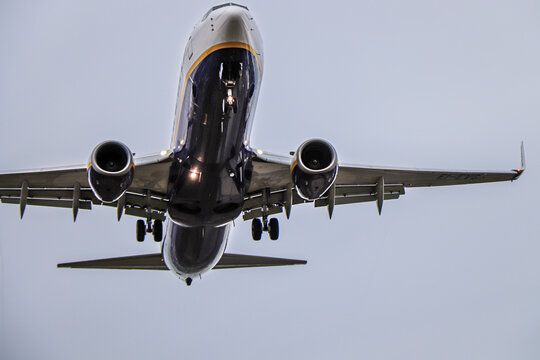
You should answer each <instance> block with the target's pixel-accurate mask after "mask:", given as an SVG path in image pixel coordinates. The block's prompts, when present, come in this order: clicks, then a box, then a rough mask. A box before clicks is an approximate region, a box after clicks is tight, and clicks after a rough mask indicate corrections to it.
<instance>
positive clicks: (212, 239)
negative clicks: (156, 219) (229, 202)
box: [163, 222, 230, 279]
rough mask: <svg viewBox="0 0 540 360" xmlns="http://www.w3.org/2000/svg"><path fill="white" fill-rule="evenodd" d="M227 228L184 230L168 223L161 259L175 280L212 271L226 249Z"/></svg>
mask: <svg viewBox="0 0 540 360" xmlns="http://www.w3.org/2000/svg"><path fill="white" fill-rule="evenodd" d="M229 229H230V225H225V226H220V227H213V226H199V227H185V226H181V225H177V224H175V223H173V222H169V226H168V228H167V236H166V237H165V240H164V243H163V259H164V260H165V264H166V265H167V267H168V268H169V269H170V270H171V271H172V272H174V273H175V274H176V275H177V276H178V277H180V278H182V279H186V278H188V277H190V278H194V277H196V276H198V275H201V274H202V273H204V272H206V271H208V270H210V269H212V268H213V267H214V266H215V265H216V264H217V263H218V262H219V260H220V259H221V257H222V255H223V253H224V252H225V246H226V245H227V237H228V234H229Z"/></svg>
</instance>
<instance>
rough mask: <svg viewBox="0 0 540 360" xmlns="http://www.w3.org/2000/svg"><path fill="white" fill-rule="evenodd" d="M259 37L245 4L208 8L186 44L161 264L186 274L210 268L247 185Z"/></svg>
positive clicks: (259, 67) (258, 81)
mask: <svg viewBox="0 0 540 360" xmlns="http://www.w3.org/2000/svg"><path fill="white" fill-rule="evenodd" d="M261 78H262V42H261V38H260V34H259V32H258V30H257V27H256V25H255V23H254V21H253V18H252V17H251V15H250V13H249V12H248V10H247V9H246V8H244V7H241V6H236V5H229V4H227V5H223V6H221V7H214V8H213V9H211V10H210V11H209V12H208V13H207V14H206V15H205V16H204V17H203V19H202V20H201V22H199V23H198V24H197V25H196V26H195V28H194V30H193V32H192V34H191V36H190V38H189V41H188V44H187V46H186V50H185V54H184V60H183V64H182V71H181V76H180V83H179V89H178V98H177V105H176V114H175V121H174V128H173V136H172V140H171V148H172V149H173V153H174V161H173V163H172V165H171V168H170V172H169V181H168V193H169V199H170V201H169V209H168V218H169V221H168V225H167V233H166V236H165V240H164V243H163V250H162V251H163V256H164V259H165V263H166V264H167V266H168V267H169V269H170V270H171V271H173V272H174V273H176V275H178V276H179V277H181V278H183V279H188V278H193V277H195V276H198V275H199V276H200V275H201V274H202V273H204V272H206V271H208V270H210V269H211V268H212V267H213V266H214V265H215V264H216V263H217V262H218V261H219V259H220V258H221V256H222V255H223V252H224V251H225V246H226V242H227V237H228V232H229V227H230V223H231V222H232V220H234V219H235V218H236V217H238V216H239V215H240V213H241V211H242V205H243V201H244V195H245V192H246V190H247V187H248V186H249V177H250V171H249V169H250V160H249V159H250V156H249V154H250V149H249V135H250V132H251V126H252V122H253V115H254V112H255V107H256V104H257V97H258V93H259V88H260V84H261Z"/></svg>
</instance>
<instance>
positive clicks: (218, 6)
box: [202, 2, 249, 21]
mask: <svg viewBox="0 0 540 360" xmlns="http://www.w3.org/2000/svg"><path fill="white" fill-rule="evenodd" d="M226 6H238V7H241V8H242V9H246V10H247V11H249V9H248V8H247V6H244V5H240V4H235V3H232V2H230V3H226V4H221V5H216V6H213V7H212V8H211V9H210V10H208V11H207V12H206V14H204V16H203V18H202V21H204V20H206V18H207V17H208V15H210V13H211V12H212V11H214V10H217V9H221V8H223V7H226Z"/></svg>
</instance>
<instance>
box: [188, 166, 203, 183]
mask: <svg viewBox="0 0 540 360" xmlns="http://www.w3.org/2000/svg"><path fill="white" fill-rule="evenodd" d="M200 174H201V173H199V172H198V171H197V169H191V170H189V178H190V179H191V180H197V178H198V177H199V175H200Z"/></svg>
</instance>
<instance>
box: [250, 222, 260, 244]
mask: <svg viewBox="0 0 540 360" xmlns="http://www.w3.org/2000/svg"><path fill="white" fill-rule="evenodd" d="M262 231H263V228H262V222H261V219H257V218H256V219H253V221H252V222H251V236H252V237H253V240H255V241H259V240H261V236H262Z"/></svg>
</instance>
